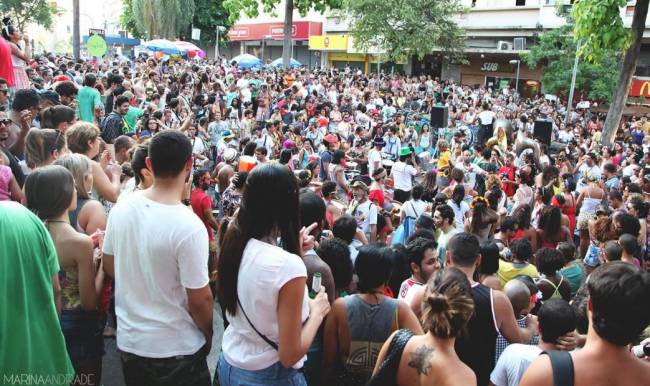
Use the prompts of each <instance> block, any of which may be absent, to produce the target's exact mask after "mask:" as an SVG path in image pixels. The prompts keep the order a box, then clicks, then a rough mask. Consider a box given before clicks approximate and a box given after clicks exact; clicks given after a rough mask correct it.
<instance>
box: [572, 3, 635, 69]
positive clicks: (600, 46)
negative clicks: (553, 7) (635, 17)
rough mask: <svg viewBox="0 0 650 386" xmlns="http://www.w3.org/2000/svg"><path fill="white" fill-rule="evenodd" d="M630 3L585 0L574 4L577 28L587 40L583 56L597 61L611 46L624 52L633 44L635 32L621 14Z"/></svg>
mask: <svg viewBox="0 0 650 386" xmlns="http://www.w3.org/2000/svg"><path fill="white" fill-rule="evenodd" d="M626 5H627V1H626V0H581V1H578V2H576V3H575V4H574V5H573V12H572V16H573V17H574V19H575V25H574V29H573V32H574V34H575V36H576V38H578V39H580V40H582V42H583V44H582V46H581V48H580V51H579V54H580V56H581V57H582V58H583V59H585V60H587V61H589V62H597V61H599V60H601V59H602V58H603V57H604V53H606V52H607V51H609V50H613V51H616V52H619V53H621V52H623V51H625V50H626V49H627V48H628V47H629V46H630V44H631V43H632V35H631V33H630V31H628V30H627V29H626V28H625V26H624V25H623V19H621V15H620V9H621V8H622V7H625V6H626Z"/></svg>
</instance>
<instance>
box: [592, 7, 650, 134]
mask: <svg viewBox="0 0 650 386" xmlns="http://www.w3.org/2000/svg"><path fill="white" fill-rule="evenodd" d="M649 1H650V0H637V2H636V7H635V9H634V17H633V18H632V33H633V34H634V35H633V36H634V42H633V43H632V45H631V46H630V48H628V49H627V51H625V56H624V57H623V63H622V65H621V72H620V73H619V75H618V82H617V83H616V89H615V90H614V96H613V97H612V104H611V106H609V111H608V112H607V119H605V126H604V127H603V144H604V145H605V146H610V145H611V144H612V143H613V142H614V138H615V137H616V131H618V127H619V124H620V122H621V116H622V115H623V109H624V108H625V100H626V99H627V94H628V92H629V90H630V85H631V84H632V76H633V75H634V70H635V69H636V60H637V58H638V57H639V52H640V51H641V39H642V38H643V31H644V30H645V20H646V16H648V2H649Z"/></svg>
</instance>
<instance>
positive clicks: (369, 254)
mask: <svg viewBox="0 0 650 386" xmlns="http://www.w3.org/2000/svg"><path fill="white" fill-rule="evenodd" d="M387 249H388V248H387V247H384V246H381V245H379V244H368V245H364V246H363V247H361V248H359V254H358V255H357V259H356V260H355V262H354V270H355V271H356V273H357V276H358V277H359V282H358V283H357V288H358V289H359V292H361V293H369V292H371V291H372V290H374V289H375V288H378V287H380V286H382V285H384V284H386V282H388V279H389V278H390V273H391V271H392V268H393V267H392V261H391V259H390V258H389V257H390V256H389V254H388V253H386V252H387V251H386V250H387Z"/></svg>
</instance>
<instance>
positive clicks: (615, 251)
mask: <svg viewBox="0 0 650 386" xmlns="http://www.w3.org/2000/svg"><path fill="white" fill-rule="evenodd" d="M632 237H634V236H632ZM603 251H604V252H605V258H606V259H607V261H619V260H621V257H623V247H622V246H621V245H620V244H619V243H618V241H615V240H609V241H607V242H606V243H605V246H604V247H603Z"/></svg>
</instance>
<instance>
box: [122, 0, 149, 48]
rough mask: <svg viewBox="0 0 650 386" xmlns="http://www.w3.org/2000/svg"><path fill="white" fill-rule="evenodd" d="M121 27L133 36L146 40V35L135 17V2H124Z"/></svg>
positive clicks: (124, 0)
mask: <svg viewBox="0 0 650 386" xmlns="http://www.w3.org/2000/svg"><path fill="white" fill-rule="evenodd" d="M120 26H121V27H122V28H124V29H125V30H126V32H128V33H129V34H131V36H133V37H136V38H138V39H142V38H144V33H143V31H142V30H140V28H139V27H140V25H139V24H138V21H137V19H136V18H135V15H134V14H133V0H122V14H121V15H120Z"/></svg>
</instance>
